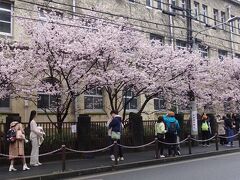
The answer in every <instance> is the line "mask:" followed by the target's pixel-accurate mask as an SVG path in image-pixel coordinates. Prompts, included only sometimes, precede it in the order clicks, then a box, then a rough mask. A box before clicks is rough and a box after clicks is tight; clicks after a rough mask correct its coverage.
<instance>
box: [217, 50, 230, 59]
mask: <svg viewBox="0 0 240 180" xmlns="http://www.w3.org/2000/svg"><path fill="white" fill-rule="evenodd" d="M227 55H228V52H227V51H225V50H222V49H219V50H218V58H219V59H220V60H223V59H224V58H225V57H227Z"/></svg>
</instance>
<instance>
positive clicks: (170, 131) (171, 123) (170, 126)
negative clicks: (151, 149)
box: [163, 111, 180, 156]
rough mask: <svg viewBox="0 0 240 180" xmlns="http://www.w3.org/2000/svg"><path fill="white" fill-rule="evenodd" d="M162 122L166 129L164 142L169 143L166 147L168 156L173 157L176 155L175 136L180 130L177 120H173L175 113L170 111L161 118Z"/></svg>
mask: <svg viewBox="0 0 240 180" xmlns="http://www.w3.org/2000/svg"><path fill="white" fill-rule="evenodd" d="M163 121H164V123H165V124H166V127H167V133H166V142H167V143H169V145H168V155H169V156H171V155H172V151H173V156H176V155H178V154H179V153H178V151H177V134H178V132H179V130H180V126H179V123H178V120H177V119H176V118H175V113H174V112H172V111H170V112H168V114H167V115H166V116H163Z"/></svg>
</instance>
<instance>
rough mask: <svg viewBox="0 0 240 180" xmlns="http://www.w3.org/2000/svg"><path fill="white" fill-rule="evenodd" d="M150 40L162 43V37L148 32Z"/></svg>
mask: <svg viewBox="0 0 240 180" xmlns="http://www.w3.org/2000/svg"><path fill="white" fill-rule="evenodd" d="M150 40H158V41H159V42H160V43H161V44H162V45H163V43H164V37H163V36H161V35H158V34H152V33H150Z"/></svg>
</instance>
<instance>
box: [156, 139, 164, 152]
mask: <svg viewBox="0 0 240 180" xmlns="http://www.w3.org/2000/svg"><path fill="white" fill-rule="evenodd" d="M157 138H158V140H159V141H161V142H164V141H165V139H164V135H163V136H162V137H161V136H158V137H157ZM161 142H158V151H160V155H163V151H164V144H163V143H161Z"/></svg>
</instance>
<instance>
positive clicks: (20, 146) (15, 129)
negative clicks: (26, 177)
mask: <svg viewBox="0 0 240 180" xmlns="http://www.w3.org/2000/svg"><path fill="white" fill-rule="evenodd" d="M9 132H11V135H10V136H9V137H8V138H9V142H10V144H9V159H10V160H11V164H10V167H9V171H16V170H17V169H15V168H14V161H15V159H17V158H19V157H20V158H21V159H22V163H23V171H25V170H29V169H30V168H29V167H28V166H27V164H26V159H25V157H24V156H25V153H24V143H25V141H26V139H25V134H24V129H23V127H22V124H21V123H19V122H17V121H13V122H12V123H11V124H10V129H9Z"/></svg>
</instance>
